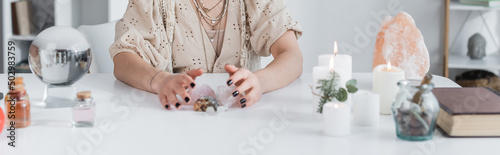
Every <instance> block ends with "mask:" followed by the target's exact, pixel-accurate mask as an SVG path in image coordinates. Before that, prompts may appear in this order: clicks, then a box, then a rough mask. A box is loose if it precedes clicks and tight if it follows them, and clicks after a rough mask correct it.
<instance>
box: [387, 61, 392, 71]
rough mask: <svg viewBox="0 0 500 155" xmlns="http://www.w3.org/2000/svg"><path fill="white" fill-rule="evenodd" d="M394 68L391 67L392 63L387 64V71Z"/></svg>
mask: <svg viewBox="0 0 500 155" xmlns="http://www.w3.org/2000/svg"><path fill="white" fill-rule="evenodd" d="M391 68H392V66H391V61H389V62H387V70H391Z"/></svg>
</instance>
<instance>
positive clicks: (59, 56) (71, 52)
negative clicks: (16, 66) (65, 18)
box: [28, 26, 92, 86]
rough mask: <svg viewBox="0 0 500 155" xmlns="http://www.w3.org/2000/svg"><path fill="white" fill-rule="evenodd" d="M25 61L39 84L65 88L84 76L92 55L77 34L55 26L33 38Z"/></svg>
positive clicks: (85, 40) (67, 28) (69, 28)
mask: <svg viewBox="0 0 500 155" xmlns="http://www.w3.org/2000/svg"><path fill="white" fill-rule="evenodd" d="M28 59H29V64H30V68H31V71H32V72H33V74H35V75H37V77H38V78H40V79H41V80H42V81H43V82H45V83H46V84H48V85H55V86H68V85H72V84H73V83H75V82H76V81H78V80H79V79H80V78H81V77H82V76H83V75H85V74H86V73H87V71H88V70H89V68H90V63H91V61H92V52H91V49H90V44H89V43H88V41H87V39H86V38H85V36H84V35H83V34H82V33H80V32H79V31H78V30H76V29H74V28H71V27H61V26H55V27H51V28H48V29H46V30H44V31H42V32H41V33H40V34H38V35H37V36H36V38H35V40H33V43H32V44H31V47H30V50H29V58H28Z"/></svg>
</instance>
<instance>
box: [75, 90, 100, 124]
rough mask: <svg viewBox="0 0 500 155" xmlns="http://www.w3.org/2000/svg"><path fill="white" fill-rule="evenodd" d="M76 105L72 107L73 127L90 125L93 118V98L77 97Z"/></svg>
mask: <svg viewBox="0 0 500 155" xmlns="http://www.w3.org/2000/svg"><path fill="white" fill-rule="evenodd" d="M77 100H78V101H77V103H76V105H75V106H74V107H73V121H72V124H73V127H92V126H94V120H95V103H94V99H93V98H92V97H91V98H87V99H83V100H82V99H77Z"/></svg>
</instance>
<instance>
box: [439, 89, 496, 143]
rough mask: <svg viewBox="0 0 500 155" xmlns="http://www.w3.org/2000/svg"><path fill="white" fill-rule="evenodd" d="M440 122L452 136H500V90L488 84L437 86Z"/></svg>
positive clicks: (442, 128) (447, 133)
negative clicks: (457, 86)
mask: <svg viewBox="0 0 500 155" xmlns="http://www.w3.org/2000/svg"><path fill="white" fill-rule="evenodd" d="M433 93H434V95H435V96H436V98H437V99H438V101H439V105H440V107H441V110H440V113H439V116H438V119H437V125H438V129H441V130H442V131H444V133H445V135H446V136H450V137H498V136H500V94H499V93H498V92H496V91H493V90H492V89H490V88H487V87H467V88H436V89H434V90H433Z"/></svg>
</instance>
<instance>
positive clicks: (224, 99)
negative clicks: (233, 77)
mask: <svg viewBox="0 0 500 155" xmlns="http://www.w3.org/2000/svg"><path fill="white" fill-rule="evenodd" d="M234 90H236V87H235V86H229V87H228V86H219V87H217V93H218V94H217V100H219V109H221V110H220V111H226V110H227V109H229V107H231V106H232V105H233V104H234V103H235V102H236V101H237V100H236V97H233V92H234Z"/></svg>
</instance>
